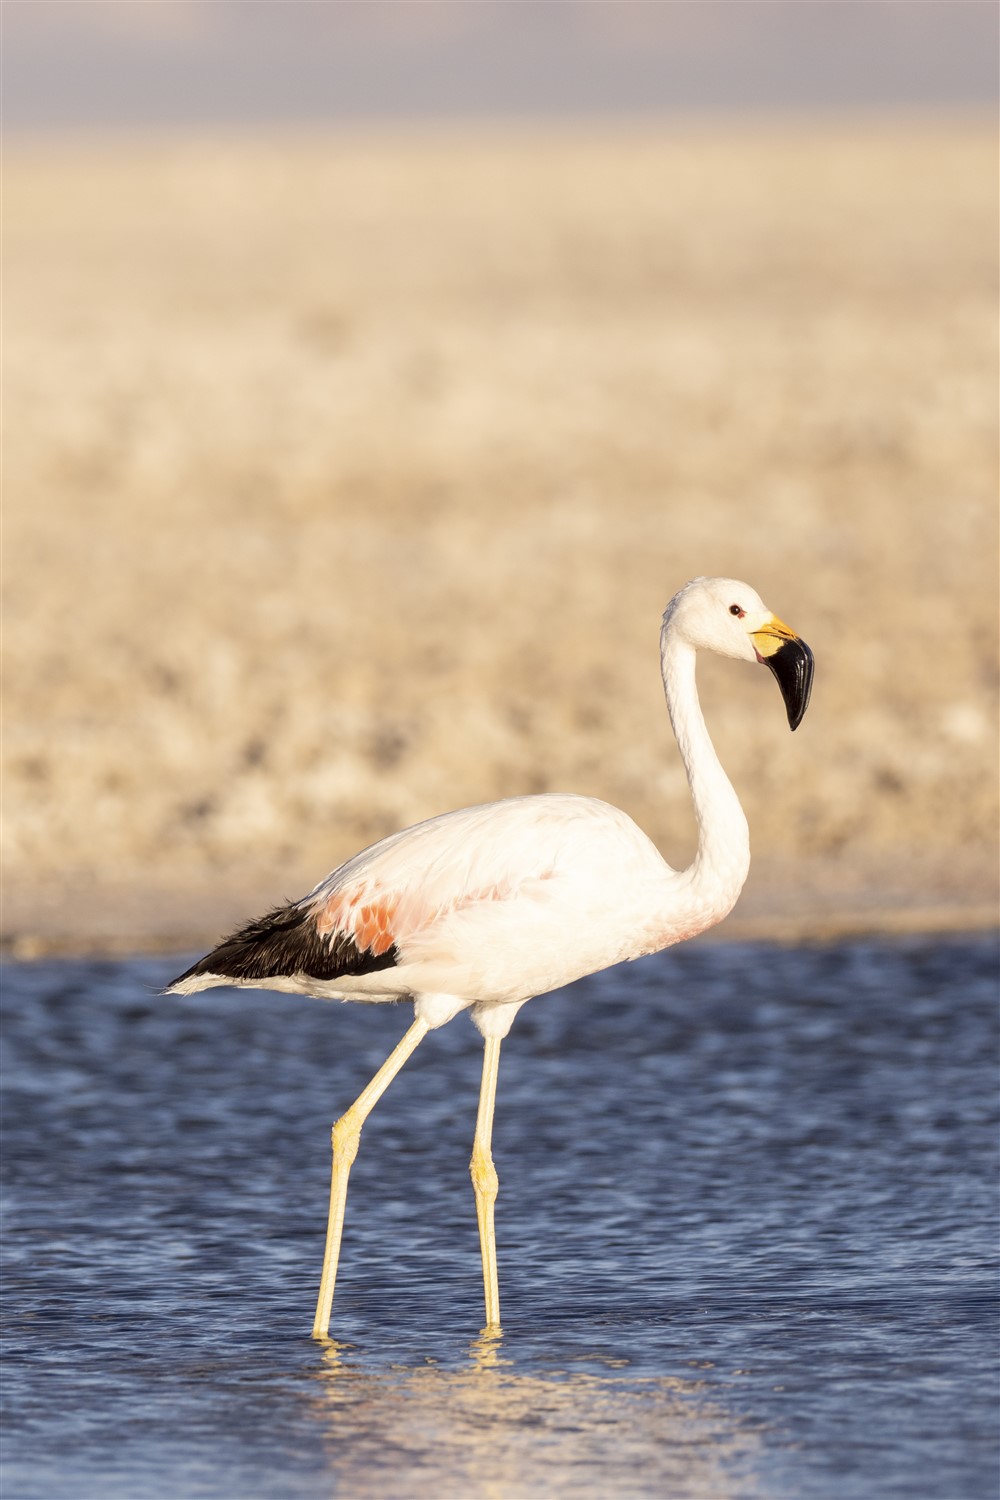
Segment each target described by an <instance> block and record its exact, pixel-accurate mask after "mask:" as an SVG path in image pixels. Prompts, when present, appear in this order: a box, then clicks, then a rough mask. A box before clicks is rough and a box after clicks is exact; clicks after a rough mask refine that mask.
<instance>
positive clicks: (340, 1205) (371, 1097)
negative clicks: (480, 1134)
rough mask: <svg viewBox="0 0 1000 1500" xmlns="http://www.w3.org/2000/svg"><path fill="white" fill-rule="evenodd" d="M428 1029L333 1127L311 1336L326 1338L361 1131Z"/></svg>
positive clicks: (399, 1051)
mask: <svg viewBox="0 0 1000 1500" xmlns="http://www.w3.org/2000/svg"><path fill="white" fill-rule="evenodd" d="M429 1030H430V1027H429V1026H428V1025H427V1022H426V1021H421V1020H416V1021H414V1023H413V1025H412V1026H411V1027H410V1029H409V1031H408V1032H407V1033H406V1035H405V1036H404V1037H403V1040H402V1041H401V1042H400V1043H399V1046H398V1047H396V1048H395V1049H394V1050H393V1051H392V1052H391V1053H390V1054H389V1056H388V1057H387V1058H386V1060H385V1062H384V1063H383V1064H382V1066H381V1067H380V1068H379V1070H378V1072H377V1073H376V1074H375V1077H374V1078H373V1079H372V1081H371V1083H369V1085H368V1087H367V1088H365V1089H362V1091H361V1093H360V1094H359V1095H358V1097H357V1098H356V1099H355V1101H354V1103H353V1104H352V1105H351V1107H350V1109H349V1110H347V1111H346V1113H344V1114H342V1115H341V1117H340V1119H339V1120H338V1121H337V1123H336V1125H334V1127H333V1133H332V1134H333V1175H332V1178H331V1181H330V1218H329V1220H328V1222H327V1227H326V1251H325V1253H324V1255H323V1275H322V1277H321V1279H320V1284H319V1300H318V1301H317V1303H316V1317H315V1320H314V1322H313V1336H314V1337H315V1338H326V1335H327V1332H328V1330H329V1327H330V1313H331V1310H332V1308H333V1289H334V1287H335V1285H336V1282H337V1262H338V1261H339V1259H340V1238H341V1235H342V1234H343V1231H344V1209H345V1208H346V1206H347V1179H348V1176H349V1174H350V1171H351V1166H352V1164H353V1162H354V1158H355V1157H356V1156H357V1154H358V1142H359V1140H360V1138H361V1127H362V1125H363V1124H364V1123H365V1121H366V1120H367V1118H368V1116H369V1115H370V1114H371V1112H372V1110H373V1109H374V1107H375V1105H376V1104H377V1103H378V1101H379V1100H380V1099H381V1097H382V1095H383V1094H384V1093H385V1091H386V1089H387V1088H388V1087H389V1085H390V1083H391V1082H392V1080H393V1079H394V1078H395V1076H396V1074H397V1073H398V1072H399V1070H400V1068H401V1067H402V1066H403V1064H404V1063H405V1062H406V1059H407V1058H408V1057H409V1056H410V1055H411V1053H412V1052H413V1051H414V1049H415V1048H416V1046H417V1043H418V1042H420V1041H422V1040H423V1038H424V1037H425V1036H426V1035H427V1033H428V1031H429Z"/></svg>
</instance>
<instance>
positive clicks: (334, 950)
mask: <svg viewBox="0 0 1000 1500" xmlns="http://www.w3.org/2000/svg"><path fill="white" fill-rule="evenodd" d="M398 962H399V950H398V949H397V947H396V945H395V943H394V944H393V945H392V947H391V948H388V949H387V950H386V952H385V953H372V952H371V951H370V949H363V948H359V947H358V945H357V944H356V943H355V942H354V940H353V938H350V937H348V936H347V935H346V934H345V933H342V932H335V933H332V934H331V935H330V937H329V938H327V937H324V936H322V935H321V934H320V933H319V932H317V930H316V918H315V915H314V914H313V913H312V912H311V911H310V910H309V908H308V907H303V906H297V905H288V906H279V907H278V908H277V909H276V910H275V911H272V912H268V914H267V916H266V917H260V918H258V920H257V921H256V922H250V923H248V924H247V926H246V927H241V928H240V930H239V932H234V933H233V934H232V936H231V937H227V938H226V939H225V941H224V942H221V943H220V944H219V946H218V947H217V948H213V949H212V951H211V953H206V955H205V957H204V958H200V959H199V960H198V962H197V963H196V964H192V966H191V968H190V969H187V970H186V971H185V972H184V973H183V974H181V975H179V976H178V978H177V979H174V980H173V981H172V982H171V984H170V985H168V986H167V988H168V989H171V988H172V987H173V985H175V984H181V983H182V982H183V981H184V980H185V979H193V978H194V977H195V975H198V974H217V975H218V976H219V977H220V979H222V978H224V979H242V980H244V981H246V982H247V983H252V982H254V981H256V982H258V983H261V984H265V985H266V981H267V980H268V979H279V978H291V976H292V975H293V974H307V975H308V976H309V978H310V979H337V978H339V977H340V976H341V975H342V974H372V973H374V972H375V971H376V970H378V969H391V968H393V967H394V966H395V965H396V964H397V963H398Z"/></svg>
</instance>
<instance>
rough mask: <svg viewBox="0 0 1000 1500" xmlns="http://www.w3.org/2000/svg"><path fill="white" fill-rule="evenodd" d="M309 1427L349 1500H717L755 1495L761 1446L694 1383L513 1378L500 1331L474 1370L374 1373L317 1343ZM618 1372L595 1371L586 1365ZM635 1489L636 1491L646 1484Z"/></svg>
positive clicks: (592, 1376)
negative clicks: (660, 1499)
mask: <svg viewBox="0 0 1000 1500" xmlns="http://www.w3.org/2000/svg"><path fill="white" fill-rule="evenodd" d="M320 1342H321V1344H322V1348H323V1354H322V1365H321V1367H320V1368H319V1369H318V1370H317V1371H316V1373H315V1384H314V1387H313V1396H312V1399H313V1402H314V1416H315V1417H316V1418H318V1420H319V1421H320V1422H321V1424H322V1426H323V1428H324V1442H325V1446H326V1451H327V1454H328V1457H329V1462H330V1467H331V1470H332V1471H333V1475H334V1476H335V1478H336V1489H337V1492H338V1493H340V1492H341V1491H343V1493H345V1494H349V1495H350V1496H351V1497H352V1500H387V1497H390V1496H398V1495H401V1494H405V1495H406V1496H407V1497H408V1500H422V1497H424V1496H427V1497H434V1500H441V1497H448V1496H452V1497H462V1500H473V1497H480V1496H482V1497H487V1500H512V1497H515V1496H516V1497H525V1496H534V1495H545V1496H553V1495H572V1496H574V1497H579V1496H583V1497H588V1496H594V1497H597V1496H600V1497H602V1500H603V1497H605V1496H607V1495H608V1494H609V1493H621V1480H622V1476H623V1475H626V1474H628V1475H632V1476H635V1478H636V1482H637V1484H638V1486H639V1488H638V1490H637V1491H636V1492H637V1493H638V1492H641V1493H642V1494H660V1495H669V1496H670V1497H671V1500H687V1497H690V1500H697V1497H703V1500H708V1497H711V1500H721V1497H725V1496H728V1495H733V1494H736V1493H739V1494H740V1495H749V1494H753V1493H755V1492H756V1491H757V1487H756V1485H755V1484H754V1483H753V1478H752V1475H753V1468H754V1459H755V1456H756V1454H757V1451H758V1448H759V1439H758V1437H757V1435H756V1434H755V1433H754V1432H753V1431H752V1430H751V1429H750V1428H749V1427H748V1426H746V1425H741V1424H740V1423H739V1421H738V1420H737V1419H735V1418H734V1417H733V1416H731V1415H730V1414H728V1413H727V1412H725V1411H724V1409H723V1408H722V1407H720V1406H719V1405H718V1402H717V1400H716V1401H709V1400H708V1399H707V1387H706V1386H705V1385H704V1383H703V1382H700V1381H698V1380H680V1379H677V1378H674V1377H666V1376H662V1377H654V1378H645V1379H644V1378H641V1377H633V1378H630V1377H629V1376H628V1375H627V1374H626V1373H625V1372H624V1371H623V1370H620V1369H618V1370H616V1373H614V1374H611V1373H610V1372H609V1373H608V1374H607V1375H602V1374H600V1373H594V1372H593V1369H592V1368H588V1370H586V1371H585V1372H574V1371H571V1370H567V1369H553V1370H552V1371H551V1372H550V1373H547V1374H545V1375H538V1374H530V1375H528V1374H519V1373H518V1371H517V1370H516V1369H515V1361H514V1359H513V1358H512V1357H511V1355H510V1354H509V1353H505V1352H504V1348H503V1335H502V1333H501V1332H500V1331H499V1330H487V1329H484V1330H483V1333H482V1334H481V1336H480V1337H479V1338H478V1339H476V1340H475V1341H474V1342H473V1343H472V1345H471V1346H470V1348H469V1363H468V1365H467V1366H466V1367H465V1368H461V1369H457V1370H456V1369H443V1368H442V1367H440V1366H439V1365H436V1364H435V1363H434V1362H433V1361H428V1363H427V1364H425V1365H420V1366H416V1367H412V1366H411V1367H406V1366H397V1367H395V1368H392V1369H389V1370H377V1371H376V1370H370V1369H369V1370H366V1369H364V1368H363V1367H362V1365H361V1363H360V1360H359V1357H358V1356H357V1355H356V1353H355V1351H353V1350H352V1349H351V1347H350V1346H349V1345H345V1344H341V1343H338V1342H337V1341H336V1340H334V1339H325V1340H322V1341H320ZM595 1363H605V1364H609V1365H614V1366H616V1367H619V1366H621V1365H623V1364H624V1363H625V1362H624V1361H619V1360H612V1361H607V1360H604V1361H600V1360H587V1364H588V1366H590V1367H592V1366H593V1365H594V1364H595ZM640 1476H641V1478H640Z"/></svg>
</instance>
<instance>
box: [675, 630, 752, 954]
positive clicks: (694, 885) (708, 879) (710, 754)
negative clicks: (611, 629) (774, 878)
mask: <svg viewBox="0 0 1000 1500" xmlns="http://www.w3.org/2000/svg"><path fill="white" fill-rule="evenodd" d="M660 655H661V663H662V668H663V688H664V691H665V693H666V697H667V710H668V712H669V714H670V722H671V724H672V725H673V730H674V735H675V736H676V739H677V746H678V749H679V750H680V753H681V760H682V761H683V762H684V770H685V771H686V772H687V779H688V785H689V786H690V788H691V798H692V801H693V803H694V811H695V816H696V818H697V819H698V852H697V854H696V855H695V858H694V862H693V864H692V865H691V866H690V868H689V869H688V870H687V871H685V872H684V873H685V879H686V880H687V882H688V884H689V887H690V890H691V895H692V898H693V905H694V907H695V909H696V911H697V912H698V913H699V915H700V916H701V917H702V918H704V919H705V920H704V922H703V925H704V926H706V927H708V926H711V925H712V923H713V922H719V921H721V920H722V918H723V917H724V916H725V915H726V914H727V912H729V911H730V910H731V909H732V907H733V906H734V905H735V903H736V899H737V897H738V896H739V894H740V891H741V890H742V889H743V882H744V881H745V880H746V878H747V871H748V870H749V868H750V832H749V829H748V827H747V820H746V817H745V816H744V813H743V809H742V807H741V806H740V801H739V798H738V797H737V795H736V793H735V791H734V790H733V786H732V783H731V782H730V780H729V777H728V776H727V775H726V773H725V771H724V770H723V769H722V765H721V763H720V761H719V757H718V756H717V755H716V753H715V746H714V745H713V744H712V741H711V739H710V737H709V733H708V729H707V728H706V725H705V719H704V716H703V714H702V711H701V704H700V703H699V701H698V687H697V683H696V681H695V650H694V647H693V646H690V645H688V643H687V642H686V641H683V640H680V639H678V638H677V637H676V636H674V635H672V634H671V632H670V630H669V628H665V629H664V631H663V635H662V638H661V643H660Z"/></svg>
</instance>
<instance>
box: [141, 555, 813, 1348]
mask: <svg viewBox="0 0 1000 1500" xmlns="http://www.w3.org/2000/svg"><path fill="white" fill-rule="evenodd" d="M699 649H705V650H712V651H715V652H717V653H719V654H720V655H723V656H731V657H733V658H735V659H737V660H743V661H751V662H753V661H756V662H761V663H764V664H766V665H767V666H768V667H770V668H771V670H772V672H773V673H774V675H775V677H776V678H777V680H778V684H779V686H780V688H781V692H782V695H783V697H784V699H785V705H786V709H787V712H788V720H789V724H790V725H791V727H792V728H793V729H794V728H796V727H797V725H798V723H799V722H800V720H801V718H802V715H803V714H804V712H805V709H806V706H807V704H808V700H809V693H810V688H811V683H812V672H813V664H812V654H811V652H810V651H809V648H808V647H807V646H806V645H805V643H804V642H803V641H801V640H800V639H799V637H798V636H796V635H795V633H794V631H791V630H790V629H789V628H788V626H787V625H784V624H782V622H781V621H780V620H778V619H777V618H776V616H774V615H773V614H772V613H771V612H770V610H768V609H767V608H766V607H765V606H764V604H763V603H762V601H761V599H760V597H759V595H758V594H756V593H755V591H754V590H753V589H751V588H750V587H749V585H748V584H745V583H741V582H739V581H738V580H735V579H726V578H699V579H694V580H693V581H692V582H691V583H689V584H687V585H686V586H685V587H684V588H683V589H681V590H680V591H679V592H678V593H677V594H675V595H674V598H673V599H672V600H671V601H670V604H669V605H668V606H667V609H666V612H665V614H664V618H663V627H662V630H661V635H660V654H661V667H662V673H663V684H664V689H665V693H666V698H667V707H668V710H669V713H670V718H671V723H672V725H673V729H674V733H675V735H676V738H677V743H678V748H679V750H680V753H681V757H682V760H683V762H684V767H685V770H686V772H687V776H688V782H689V785H690V788H691V794H692V800H693V803H694V810H695V814H696V817H697V819H698V825H699V838H698V852H697V855H696V857H695V859H694V862H693V863H692V864H691V866H690V867H689V868H688V869H686V870H683V871H677V870H674V869H671V867H670V866H669V865H668V864H667V863H666V862H665V860H664V859H663V858H662V857H661V855H660V854H659V852H658V851H657V849H656V848H655V847H654V845H653V844H652V843H651V842H650V840H649V839H648V838H647V837H646V835H645V834H644V833H643V832H642V831H641V830H640V829H639V828H638V827H637V826H636V825H635V823H633V821H632V819H631V818H630V817H628V816H627V814H625V813H624V812H621V811H619V809H618V808H616V807H612V806H610V805H609V804H608V803H606V802H601V801H598V800H597V799H595V798H591V797H579V796H572V795H569V794H546V795H543V796H534V797H514V798H510V799H509V800H506V801H502V802H493V803H488V804H484V805H482V806H479V807H469V808H464V809H462V810H461V811H458V812H450V813H445V814H443V815H442V816H440V817H436V818H431V819H429V820H428V821H427V822H425V823H418V824H417V825H416V826H415V827H413V828H408V829H405V830H404V831H403V832H401V833H396V834H393V835H392V836H390V837H389V838H386V839H382V840H381V841H380V842H379V843H377V844H373V845H372V846H371V848H369V849H365V850H363V851H362V852H361V853H360V854H357V855H355V856H354V858H353V859H349V860H348V861H347V862H346V864H343V865H341V866H340V867H339V868H338V869H336V870H334V871H333V873H332V874H330V875H328V876H327V877H326V879H325V880H323V881H322V882H321V883H320V884H319V885H317V886H316V887H315V889H314V890H312V891H311V892H310V893H309V895H307V896H305V897H304V898H303V899H302V900H301V901H298V902H293V903H291V904H290V905H288V906H284V907H281V908H279V909H277V910H275V911H273V912H271V913H270V914H269V915H268V916H266V917H264V918H262V919H261V920H260V921H257V922H252V923H250V924H249V925H248V926H247V927H244V928H242V929H241V930H240V931H238V932H236V933H234V934H233V935H232V936H231V937H229V938H227V939H226V940H225V941H224V942H222V943H220V944H219V946H218V947H217V948H215V949H214V950H213V951H212V952H211V953H209V954H207V955H206V956H205V957H204V958H203V959H201V960H199V962H198V963H196V964H194V965H193V966H192V967H191V968H190V969H188V970H187V971H186V973H184V974H182V975H181V976H180V977H179V978H178V979H176V980H175V981H174V982H173V984H172V985H171V986H170V989H171V990H172V991H174V992H180V993H191V992H192V991H196V990H201V989H205V988H208V987H209V986H212V985H218V984H237V985H257V986H265V987H267V988H269V989H276V990H286V991H294V992H298V993H304V994H308V995H315V996H319V997H321V998H341V999H345V1000H361V1001H368V1002H376V1003H377V1002H380V1001H390V1000H400V999H411V1000H413V1002H414V1011H415V1019H414V1022H413V1025H412V1026H411V1028H410V1030H409V1031H408V1032H407V1033H406V1036H405V1037H404V1038H403V1040H402V1041H401V1042H400V1044H399V1046H398V1047H397V1048H396V1049H395V1051H394V1052H393V1053H392V1055H391V1056H390V1057H389V1059H388V1060H387V1061H386V1063H385V1064H384V1065H383V1067H382V1068H381V1069H379V1072H378V1073H377V1074H376V1075H375V1077H374V1078H373V1079H372V1080H371V1082H370V1083H369V1084H368V1086H367V1088H366V1089H365V1090H363V1091H362V1094H361V1095H360V1096H359V1098H358V1099H357V1100H356V1101H355V1103H354V1104H353V1105H352V1106H351V1108H350V1109H349V1110H348V1111H347V1113H346V1114H345V1115H344V1116H342V1117H341V1119H340V1120H338V1122H337V1124H336V1125H335V1126H334V1130H333V1147H334V1153H333V1154H334V1163H333V1181H332V1185H331V1200H330V1221H329V1227H328V1234H327V1252H326V1257H325V1260H324V1270H323V1278H322V1282H321V1289H320V1299H319V1305H318V1307H317V1313H316V1322H315V1324H314V1332H316V1333H319V1334H323V1335H325V1333H326V1330H327V1327H328V1324H329V1318H330V1307H331V1304H332V1298H333V1287H334V1281H335V1278H336V1269H337V1259H338V1256H339V1249H340V1236H341V1230H342V1226H343V1216H344V1206H345V1203H346V1192H347V1175H348V1172H349V1170H350V1166H351V1163H352V1162H353V1160H354V1155H355V1154H356V1152H357V1148H358V1139H359V1137H360V1130H361V1125H362V1124H363V1122H364V1119H365V1118H366V1117H367V1115H368V1113H369V1111H370V1110H371V1108H372V1107H373V1106H374V1104H375V1103H376V1101H377V1100H378V1098H380V1097H381V1094H382V1093H383V1091H384V1090H385V1088H386V1087H387V1086H388V1084H389V1083H390V1082H391V1080H392V1078H393V1077H395V1075H396V1073H397V1072H398V1071H399V1069H400V1068H401V1067H402V1065H403V1063H404V1062H405V1061H406V1059H407V1058H408V1057H409V1056H410V1054H411V1053H412V1051H413V1049H414V1048H415V1047H416V1046H417V1044H418V1043H419V1042H420V1040H421V1039H422V1038H423V1036H424V1035H426V1033H427V1031H429V1030H432V1029H434V1028H436V1027H438V1026H442V1025H444V1024H445V1022H447V1021H450V1020H451V1019H452V1018H453V1017H454V1016H455V1015H457V1014H458V1013H459V1012H460V1011H462V1010H469V1011H470V1012H471V1015H472V1019H473V1021H474V1022H475V1024H476V1025H477V1026H478V1028H479V1030H480V1032H481V1033H482V1034H483V1036H484V1038H485V1039H486V1040H485V1051H484V1065H483V1084H482V1090H481V1094H480V1108H479V1115H478V1118H477V1125H476V1136H475V1142H474V1147H473V1160H472V1177H473V1184H474V1186H475V1190H476V1206H477V1213H478V1215H479V1228H480V1240H481V1247H482V1254H483V1275H484V1286H485V1292H486V1310H487V1322H488V1323H489V1324H491V1325H493V1324H496V1323H498V1321H499V1297H498V1292H497V1276H496V1250H495V1241H494V1234H493V1201H494V1199H495V1197H496V1172H495V1169H494V1166H493V1160H492V1155H491V1154H490V1135H491V1131H492V1120H493V1105H494V1100H495V1092H496V1075H497V1066H498V1059H499V1046H500V1040H501V1038H503V1037H505V1036H506V1035H507V1032H508V1031H509V1029H510V1026H511V1023H512V1021H513V1019H514V1016H515V1015H516V1014H517V1011H518V1010H519V1008H520V1007H521V1006H522V1005H523V1004H524V1003H525V1002H526V1001H527V1000H529V999H530V998H531V997H532V996H534V995H539V994H544V993H545V992H547V991H549V990H553V989H556V988H559V987H560V986H562V985H565V984H569V983H570V982H571V981H572V980H574V979H579V978H580V977H581V976H582V975H584V974H590V973H593V972H595V971H596V970H599V969H604V968H607V967H608V966H609V965H611V964H615V963H618V962H620V961H621V960H623V959H634V958H639V957H640V956H642V955H643V954H647V953H653V952H656V951H658V950H659V949H661V948H666V947H669V946H670V945H671V944H672V943H676V942H680V941H681V940H682V939H685V938H689V937H693V936H694V935H695V934H697V933H699V932H702V931H704V930H705V929H706V928H708V927H711V926H712V925H713V924H715V923H716V922H719V921H721V920H722V918H723V917H724V916H726V914H727V913H728V912H729V911H730V910H731V908H732V906H733V904H734V903H735V901H736V899H737V897H738V896H739V893H740V890H741V889H742V886H743V883H744V880H745V879H746V874H747V870H748V868H749V863H750V845H749V835H748V831H747V824H746V818H745V817H744V815H743V810H742V808H741V807H740V804H739V800H738V798H737V796H736V793H735V792H734V790H733V788H732V786H731V784H730V782H729V780H728V778H727V776H726V774H725V772H724V771H723V769H722V766H721V765H720V764H719V760H718V757H717V756H716V754H715V750H714V748H713V746H712V742H711V740H710V738H709V735H708V731H707V729H706V726H705V722H704V719H703V717H702V714H701V709H700V706H699V703H698V693H697V688H696V685H695V656H696V652H697V651H698V650H699Z"/></svg>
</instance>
